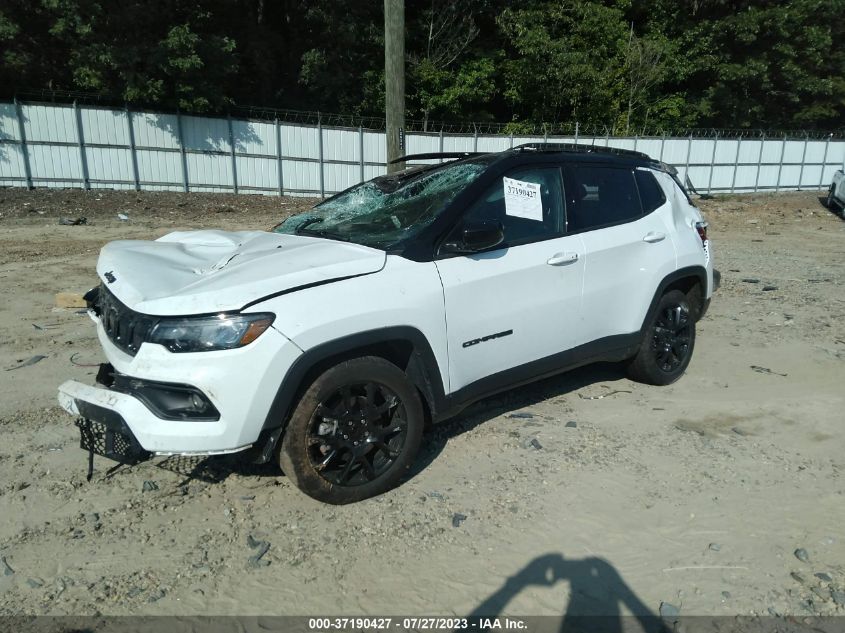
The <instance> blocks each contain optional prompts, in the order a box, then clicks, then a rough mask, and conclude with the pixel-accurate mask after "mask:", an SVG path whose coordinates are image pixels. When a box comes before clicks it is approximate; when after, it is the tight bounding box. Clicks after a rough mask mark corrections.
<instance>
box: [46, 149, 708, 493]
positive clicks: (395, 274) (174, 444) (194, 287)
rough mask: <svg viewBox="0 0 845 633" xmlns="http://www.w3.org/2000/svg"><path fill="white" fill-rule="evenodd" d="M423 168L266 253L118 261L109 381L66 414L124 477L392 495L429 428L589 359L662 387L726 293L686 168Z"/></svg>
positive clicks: (333, 210)
mask: <svg viewBox="0 0 845 633" xmlns="http://www.w3.org/2000/svg"><path fill="white" fill-rule="evenodd" d="M414 159H457V160H452V161H449V162H445V163H439V164H424V165H418V166H415V167H410V168H408V169H406V170H404V171H402V172H400V173H397V174H392V175H387V176H381V177H378V178H375V179H373V180H371V181H369V182H366V183H363V184H360V185H356V186H354V187H352V188H350V189H348V190H346V191H344V192H341V193H339V194H337V195H336V196H334V197H333V198H330V199H328V200H326V201H324V202H322V203H320V204H318V205H317V206H316V207H314V208H313V209H311V210H310V211H307V212H305V213H302V214H300V215H297V216H293V217H291V218H288V219H287V220H285V221H284V222H283V223H282V224H280V225H279V226H278V227H276V228H275V229H274V230H273V231H272V232H264V231H243V232H228V233H227V232H223V231H194V232H183V233H171V234H169V235H165V236H164V237H162V238H159V239H158V240H155V241H118V242H112V243H110V244H107V245H106V246H105V247H104V248H103V250H102V252H101V253H100V258H99V261H98V264H97V273H98V275H99V277H100V280H101V283H100V286H99V287H98V288H95V289H93V290H92V291H91V292H89V293H88V295H86V298H87V299H88V303H89V308H90V314H91V316H92V318H93V319H94V321H95V322H96V324H97V334H98V336H99V340H100V344H101V345H102V347H103V350H104V352H105V355H106V357H107V359H108V361H109V362H108V363H105V364H103V365H102V366H101V367H100V371H99V372H98V375H97V380H96V382H97V384H96V385H87V384H83V383H80V382H76V381H67V382H65V383H64V384H62V385H61V386H60V387H59V402H60V403H61V405H62V407H63V408H64V409H65V410H67V411H68V412H70V413H72V414H74V415H76V416H78V417H77V425H78V426H79V428H80V431H81V434H82V445H83V447H84V448H87V449H88V451H89V460H91V461H89V476H90V473H91V468H92V466H91V465H92V463H93V462H92V460H93V455H94V453H99V454H102V455H105V456H107V457H110V458H113V459H117V460H124V461H129V460H135V461H137V460H138V459H142V458H145V457H147V456H149V455H151V454H159V455H170V454H203V455H210V454H222V453H235V452H241V451H247V450H248V449H249V451H248V454H249V455H250V456H251V458H252V459H253V461H256V462H259V463H264V462H268V461H271V460H275V461H277V462H278V463H279V464H280V465H281V467H282V470H283V471H284V472H285V474H286V475H288V477H290V479H291V480H292V481H293V482H294V483H295V484H296V485H297V486H298V487H299V488H300V489H301V490H303V491H304V492H305V493H307V494H309V495H311V496H312V497H314V498H316V499H320V500H322V501H325V502H329V503H349V502H352V501H358V500H361V499H365V498H367V497H371V496H373V495H377V494H380V493H382V492H384V491H386V490H388V489H389V488H391V487H392V486H394V485H396V484H397V483H398V482H399V481H400V480H401V478H402V477H403V476H404V475H405V474H406V473H407V471H408V469H409V468H410V466H411V464H412V462H413V460H414V457H415V454H416V453H417V450H418V448H419V446H420V442H421V439H422V434H423V429H424V428H425V427H426V426H428V425H429V424H431V423H436V422H440V421H442V420H445V419H448V418H449V417H452V416H454V415H456V414H458V413H459V412H460V411H461V410H462V409H463V408H464V407H466V406H467V405H469V404H470V403H472V402H474V401H476V400H479V399H481V398H484V397H486V396H488V395H491V394H494V393H496V392H499V391H503V390H506V389H510V388H513V387H516V386H519V385H522V384H525V383H528V382H530V381H532V380H537V379H539V378H543V377H546V376H550V375H553V374H555V373H559V372H561V371H566V370H568V369H572V368H575V367H578V366H581V365H586V364H588V363H593V362H596V361H613V362H624V363H625V364H626V366H627V368H628V373H629V375H630V376H631V378H633V379H635V380H639V381H643V382H646V383H650V384H654V385H667V384H670V383H672V382H674V381H676V380H677V379H678V378H680V377H681V375H682V374H683V373H684V371H685V370H686V368H687V365H688V364H689V362H690V359H691V358H692V353H693V348H694V345H695V324H696V321H698V320H699V319H700V318H701V317H702V315H703V314H704V312H705V311H706V309H707V306H708V304H709V302H710V298H711V296H712V293H713V291H714V289H715V287H716V285H718V275H717V274H716V275H714V270H713V261H712V257H711V249H710V241H709V240H708V237H707V223H706V222H704V220H703V218H702V216H701V214H700V213H699V210H698V209H697V208H696V207H695V206H694V205H693V204H692V202H691V201H690V199H689V197H688V195H687V193H686V191H685V190H684V188H683V186H682V185H681V184H680V183H679V182H678V179H677V173H676V172H675V170H674V168H672V167H670V166H668V165H665V164H663V163H660V162H657V161H654V160H652V159H651V158H649V157H648V156H646V155H645V154H641V153H638V152H631V151H626V150H617V149H613V148H598V147H595V148H592V147H588V146H577V145H554V144H530V145H524V146H520V147H517V148H514V149H512V150H508V151H505V152H501V153H497V154H471V155H470V154H457V155H456V154H422V155H417V156H410V157H405V160H414Z"/></svg>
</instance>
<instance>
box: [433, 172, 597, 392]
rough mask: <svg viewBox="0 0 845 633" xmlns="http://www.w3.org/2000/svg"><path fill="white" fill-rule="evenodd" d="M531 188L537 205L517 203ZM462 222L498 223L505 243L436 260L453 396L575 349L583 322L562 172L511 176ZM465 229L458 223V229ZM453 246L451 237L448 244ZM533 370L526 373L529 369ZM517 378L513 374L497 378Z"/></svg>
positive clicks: (579, 261)
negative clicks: (566, 230) (578, 325)
mask: <svg viewBox="0 0 845 633" xmlns="http://www.w3.org/2000/svg"><path fill="white" fill-rule="evenodd" d="M526 183H528V184H530V185H535V186H538V187H539V205H537V206H533V207H532V206H531V205H528V206H523V205H519V204H517V205H514V204H513V203H514V200H515V198H514V196H511V195H509V192H515V194H516V195H517V198H516V201H517V202H518V201H519V200H518V194H519V192H520V191H523V190H527V189H530V190H536V188H535V187H526V185H525V184H526ZM463 220H464V222H466V221H475V220H497V221H500V222H501V223H502V225H503V226H504V233H505V241H504V242H503V243H502V244H501V245H500V246H498V247H495V248H494V249H492V250H490V251H487V252H484V253H479V254H471V255H460V256H452V257H447V258H445V259H439V260H438V261H437V262H436V264H437V269H438V271H439V272H440V279H441V281H442V283H443V293H444V297H445V303H446V330H447V339H448V346H449V376H450V386H451V391H452V392H454V391H457V390H458V389H461V388H462V387H466V386H467V385H470V384H471V383H474V382H475V381H478V380H480V379H483V378H488V377H492V378H491V380H492V381H493V382H494V383H495V382H496V378H495V374H497V373H499V372H504V371H507V370H516V373H518V372H519V371H520V368H521V366H524V365H525V364H526V363H530V362H532V361H536V360H538V359H541V358H544V357H546V356H551V355H553V354H556V353H558V352H560V351H563V350H564V349H567V348H568V347H569V346H570V341H571V339H572V330H573V327H574V326H575V324H576V322H577V320H578V318H579V310H580V300H581V284H582V275H583V272H584V261H583V255H584V246H583V242H582V240H581V237H580V236H578V235H574V236H564V226H565V220H564V202H563V191H562V182H561V172H560V169H559V167H558V166H538V167H532V168H521V169H517V170H514V171H512V172H510V173H508V174H506V176H505V177H503V178H499V179H497V181H496V182H495V183H494V184H493V185H492V186H491V187H490V188H489V189H488V190H487V191H486V192H485V193H484V194H483V195H482V196H481V197H480V198H479V199H478V200H477V201H476V202H475V203H474V204H473V205H472V206H470V207H469V208H468V209H467V211H466V213H465V215H464V219H463ZM461 226H462V223H459V224H458V227H457V228H456V230H459V229H460V227H461ZM447 241H448V239H447ZM524 369H526V370H528V368H524ZM500 378H502V379H503V380H504V381H505V382H510V381H513V380H514V373H513V372H512V373H511V374H510V375H509V376H507V377H504V378H503V377H500Z"/></svg>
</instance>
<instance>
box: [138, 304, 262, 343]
mask: <svg viewBox="0 0 845 633" xmlns="http://www.w3.org/2000/svg"><path fill="white" fill-rule="evenodd" d="M274 317H275V315H273V314H269V313H257V314H218V315H216V316H205V317H187V318H181V319H161V320H160V321H159V322H158V324H156V326H155V327H154V328H153V330H152V332H150V337H149V339H148V340H149V342H150V343H158V344H159V345H164V346H165V347H166V348H167V349H169V350H170V351H171V352H210V351H213V350H220V349H233V348H235V347H243V346H244V345H248V344H249V343H252V342H253V341H254V340H255V339H257V338H258V337H259V336H261V335H262V334H263V333H264V331H265V330H266V329H267V328H268V327H270V325H271V324H272V323H273V318H274Z"/></svg>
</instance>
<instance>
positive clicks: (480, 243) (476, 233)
mask: <svg viewBox="0 0 845 633" xmlns="http://www.w3.org/2000/svg"><path fill="white" fill-rule="evenodd" d="M504 239H505V229H504V227H503V226H502V223H501V222H499V221H498V220H479V221H477V222H469V223H467V224H464V225H463V226H459V227H458V228H457V229H456V230H455V231H453V232H452V235H450V236H449V239H448V240H447V241H446V243H445V244H443V250H444V251H445V252H448V253H478V252H480V251H486V250H487V249H488V248H493V247H494V246H498V245H499V244H501V243H502V242H503V241H504Z"/></svg>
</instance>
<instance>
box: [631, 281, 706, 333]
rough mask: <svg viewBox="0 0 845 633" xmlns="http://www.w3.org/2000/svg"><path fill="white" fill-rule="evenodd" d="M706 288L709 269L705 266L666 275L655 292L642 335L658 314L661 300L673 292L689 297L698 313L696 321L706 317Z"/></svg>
mask: <svg viewBox="0 0 845 633" xmlns="http://www.w3.org/2000/svg"><path fill="white" fill-rule="evenodd" d="M706 288H707V269H706V268H704V266H686V267H684V268H679V269H678V270H676V271H675V272H673V273H670V274H668V275H666V277H664V278H663V281H661V282H660V284H659V285H658V286H657V290H655V292H654V296H653V297H652V299H651V304H650V305H649V307H648V311H647V312H646V315H645V319H643V323H642V326H641V327H640V333H641V334H645V331H646V328H647V327H648V324H649V323H651V321H652V319H654V315H655V314H656V313H657V305H658V304H659V303H660V298H661V297H662V296H663V295H665V294H666V293H667V292H669V291H671V290H680V291H681V292H683V293H684V294H685V295H687V297H688V298H689V301H690V304H691V305H692V306H693V307H694V309H695V311H696V313H695V320H696V321H697V320H698V319H700V318H701V317H702V316H703V315H704V309H705V304H706V302H705V299H704V293H705V289H706Z"/></svg>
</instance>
